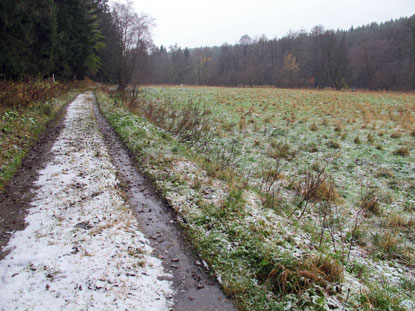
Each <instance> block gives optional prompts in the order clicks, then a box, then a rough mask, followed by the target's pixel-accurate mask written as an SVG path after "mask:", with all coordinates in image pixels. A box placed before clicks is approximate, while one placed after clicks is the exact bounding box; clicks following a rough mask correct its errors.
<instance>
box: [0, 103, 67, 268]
mask: <svg viewBox="0 0 415 311" xmlns="http://www.w3.org/2000/svg"><path fill="white" fill-rule="evenodd" d="M70 102H72V100H71V101H69V102H68V103H67V104H66V105H65V106H63V107H62V108H61V109H60V110H59V112H58V113H57V116H56V118H55V119H54V120H53V121H51V122H50V123H49V124H48V126H47V128H46V129H45V131H44V132H43V133H42V134H41V135H40V137H39V139H38V140H37V142H36V143H35V144H34V146H33V147H32V148H31V149H30V151H29V153H28V154H27V155H26V157H25V158H24V159H23V161H22V165H21V167H20V169H19V170H18V171H17V173H16V175H15V176H14V177H12V178H11V180H10V181H9V183H8V185H7V186H6V188H5V189H4V191H3V192H0V260H2V259H3V258H4V257H5V256H6V255H7V254H8V251H4V250H3V247H4V246H6V245H7V243H8V242H9V239H10V236H11V234H12V233H13V231H18V230H23V229H24V228H25V226H26V225H25V216H26V211H27V210H28V209H29V208H30V202H31V200H32V199H33V197H34V191H33V190H34V189H36V186H35V184H34V182H35V181H36V180H37V178H38V172H39V170H41V169H43V168H45V167H46V164H47V163H48V162H49V161H50V160H51V158H52V153H51V152H50V151H51V148H52V146H53V144H54V142H55V141H56V139H57V137H58V136H59V134H60V132H61V130H62V129H63V127H64V124H63V120H64V118H65V114H66V109H67V107H68V104H69V103H70Z"/></svg>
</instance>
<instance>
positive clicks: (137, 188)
mask: <svg viewBox="0 0 415 311" xmlns="http://www.w3.org/2000/svg"><path fill="white" fill-rule="evenodd" d="M70 103H71V102H70ZM68 104H69V103H68ZM67 110H68V105H66V106H64V107H63V108H62V109H61V110H60V112H59V114H58V116H57V118H56V119H55V120H54V121H53V122H51V123H50V124H49V126H48V128H47V129H46V131H45V132H44V133H43V134H42V135H41V137H40V139H39V140H38V142H37V143H36V144H35V145H34V147H33V148H32V149H31V151H30V152H29V154H28V156H27V157H26V158H25V159H24V161H23V163H22V167H21V169H20V170H19V171H18V172H17V174H16V176H15V177H13V178H12V179H11V181H10V183H9V185H8V186H7V187H6V189H5V191H4V193H1V194H0V251H1V250H2V249H3V247H4V246H6V245H7V244H8V243H9V240H10V241H11V234H12V232H13V231H19V232H20V231H22V230H26V229H27V228H29V227H28V226H27V224H26V223H25V217H26V215H27V214H28V211H29V209H30V208H31V207H32V205H33V201H34V200H36V198H35V194H36V192H39V190H40V188H39V186H37V183H36V182H37V180H38V178H39V172H41V171H42V170H44V169H45V167H47V166H48V163H49V164H50V162H51V161H53V160H54V154H53V152H52V147H53V146H54V144H55V143H56V142H57V140H58V137H60V134H61V133H62V132H63V130H64V128H65V125H64V123H65V122H64V121H65V115H66V114H67ZM93 114H94V119H95V120H96V123H97V124H98V129H99V131H100V132H101V134H102V137H103V138H104V143H105V145H106V149H108V153H109V155H110V157H111V159H112V162H113V165H114V166H115V168H116V174H117V177H118V179H119V180H120V181H121V183H122V185H123V190H124V192H125V193H126V194H127V196H128V203H129V205H130V206H131V208H132V209H133V211H134V214H135V216H136V219H137V220H138V224H139V230H140V231H141V233H143V234H144V236H145V238H147V240H149V241H150V244H151V247H152V249H153V254H152V256H155V257H158V258H159V259H160V260H161V262H162V265H163V268H164V270H166V271H168V272H170V274H171V275H172V280H171V282H172V289H173V290H174V297H173V299H174V307H173V309H174V310H180V311H181V310H212V311H213V310H235V308H234V306H233V304H232V302H231V301H230V300H229V299H227V298H226V297H225V296H224V295H223V293H222V291H221V289H220V287H219V284H218V283H217V281H216V280H214V279H213V278H212V277H210V276H209V274H208V273H207V272H206V270H205V268H204V267H203V263H202V261H201V260H200V258H198V257H197V255H195V253H194V251H193V250H192V248H191V247H190V246H189V245H188V243H186V241H185V239H184V235H183V233H182V231H181V229H180V226H179V225H178V224H177V223H176V220H175V214H174V212H173V211H172V210H171V209H170V208H169V207H168V205H167V204H165V203H164V202H163V200H162V198H161V197H159V196H158V195H157V193H156V191H155V190H154V188H153V187H152V186H151V183H149V182H148V181H147V180H146V179H145V178H144V177H143V176H142V175H141V174H140V172H139V170H138V169H137V166H136V163H135V161H134V160H133V157H132V156H131V155H130V154H129V152H128V150H127V148H126V147H125V146H124V144H123V143H122V142H121V140H120V139H119V137H118V136H117V134H116V133H115V132H114V130H113V129H112V128H111V126H110V125H109V123H108V122H107V121H106V120H105V118H104V117H103V116H102V115H101V113H100V112H99V108H98V106H97V105H96V103H95V102H94V103H93ZM93 123H94V122H93ZM101 141H102V140H101ZM55 156H56V155H55ZM54 176H55V175H54ZM65 209H66V208H65ZM104 218H105V217H104ZM78 225H79V224H78ZM78 225H76V226H75V227H74V230H78V231H79V230H80V229H79V228H78V227H77V226H78ZM25 228H26V229H25ZM81 231H82V230H81ZM141 233H140V234H141ZM75 236H76V235H75ZM28 239H31V237H30V236H29V237H28ZM32 240H36V238H35V239H32ZM33 247H34V250H35V252H36V248H37V246H32V250H33ZM13 252H14V253H12V254H13V256H14V255H16V252H15V251H14V250H13ZM23 253H24V250H23ZM7 254H8V252H6V251H4V252H3V251H1V252H0V260H1V261H2V262H3V259H4V260H6V259H7V258H8V259H7V260H9V261H10V260H13V256H12V257H11V258H9V257H10V256H7ZM12 254H11V255H12ZM71 254H72V253H71ZM68 255H69V254H68ZM6 256H7V257H6ZM64 256H66V255H64ZM70 256H73V257H76V255H75V254H74V255H70ZM68 258H69V257H68ZM58 261H59V259H58ZM10 264H11V265H12V266H19V264H18V263H17V262H16V263H13V261H11V262H10ZM3 266H4V265H3ZM9 267H10V266H9ZM3 268H4V267H3ZM6 269H7V268H6ZM18 269H21V268H18ZM45 269H46V268H45ZM33 273H35V272H33ZM36 273H37V272H36ZM6 274H7V273H6ZM6 274H4V276H5V275H6ZM18 274H19V273H14V274H13V275H11V276H10V277H11V279H13V278H14V276H15V275H18ZM23 274H24V272H23V270H22V271H21V275H23ZM127 275H128V273H127ZM47 277H49V276H47ZM169 278H170V277H169ZM11 279H10V280H11ZM3 281H4V280H3ZM6 283H7V282H6ZM21 284H22V286H24V284H25V283H24V282H23V283H21ZM3 285H4V284H3ZM4 289H5V288H4ZM43 290H44V289H43ZM48 290H49V285H47V287H46V291H48ZM49 292H50V290H49ZM29 294H30V293H29ZM137 294H139V293H137ZM17 301H18V300H17ZM29 303H30V298H29ZM0 309H1V303H0Z"/></svg>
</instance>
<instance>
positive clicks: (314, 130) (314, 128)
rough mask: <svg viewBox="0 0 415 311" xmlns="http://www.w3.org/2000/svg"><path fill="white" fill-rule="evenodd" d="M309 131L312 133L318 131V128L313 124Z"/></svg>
mask: <svg viewBox="0 0 415 311" xmlns="http://www.w3.org/2000/svg"><path fill="white" fill-rule="evenodd" d="M310 130H311V131H313V132H316V131H318V126H317V124H316V123H315V122H314V123H313V124H311V126H310Z"/></svg>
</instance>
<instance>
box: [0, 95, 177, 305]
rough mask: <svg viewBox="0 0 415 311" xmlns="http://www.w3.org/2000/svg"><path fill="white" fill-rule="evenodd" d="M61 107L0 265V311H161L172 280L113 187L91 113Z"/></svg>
mask: <svg viewBox="0 0 415 311" xmlns="http://www.w3.org/2000/svg"><path fill="white" fill-rule="evenodd" d="M92 101H93V95H92V94H90V93H87V94H84V95H80V96H78V97H77V98H76V99H75V100H74V101H73V102H72V103H71V104H70V106H69V107H68V111H67V116H66V119H65V128H64V129H63V131H62V133H61V134H60V135H59V137H58V139H57V141H56V143H55V144H54V146H53V149H52V151H53V153H54V159H53V161H52V162H50V163H49V164H48V165H47V167H46V168H45V169H44V170H42V171H41V172H40V176H39V179H38V181H37V186H38V189H36V190H34V191H35V192H36V196H35V199H34V200H33V201H32V203H31V205H32V208H31V210H30V211H29V214H28V216H27V217H26V222H27V224H28V225H27V227H26V229H25V230H23V231H19V232H16V233H14V234H13V237H12V238H11V239H10V242H9V245H8V248H10V249H11V252H10V253H9V254H8V255H7V257H6V258H5V259H4V260H2V261H1V262H0V278H1V279H0V310H168V309H169V308H170V307H171V306H172V303H173V301H172V299H171V297H172V296H173V290H172V282H171V280H170V279H171V275H169V274H168V273H166V272H165V271H164V270H163V267H162V265H161V262H160V260H159V259H157V258H155V257H152V256H151V251H152V250H151V248H150V246H149V242H148V241H147V240H146V239H145V238H144V236H143V234H142V233H141V232H140V231H139V228H138V223H137V220H136V219H135V217H134V215H133V214H132V212H131V211H130V209H129V208H128V206H127V203H126V202H125V200H124V198H123V197H124V195H123V193H122V192H121V191H120V190H119V188H118V186H117V183H118V181H117V179H116V176H115V169H114V166H113V165H112V163H111V160H110V158H109V156H108V153H107V150H106V147H105V145H104V142H103V139H102V137H101V135H100V133H99V131H98V129H97V128H96V122H95V120H94V117H93V113H92V109H91V107H92Z"/></svg>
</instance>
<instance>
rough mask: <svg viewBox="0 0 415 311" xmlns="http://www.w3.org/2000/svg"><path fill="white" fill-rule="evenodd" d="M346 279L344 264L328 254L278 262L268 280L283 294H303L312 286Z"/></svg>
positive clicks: (274, 288)
mask: <svg viewBox="0 0 415 311" xmlns="http://www.w3.org/2000/svg"><path fill="white" fill-rule="evenodd" d="M343 279H344V272H343V265H340V264H339V263H337V261H335V260H334V259H332V258H330V257H328V256H322V255H320V256H311V257H305V258H303V259H302V260H300V261H297V262H291V263H286V264H277V265H276V267H275V268H274V269H272V271H271V272H270V273H269V274H268V276H267V278H266V282H268V283H270V285H271V287H272V288H273V290H274V291H275V292H277V293H283V294H301V293H303V292H304V291H306V290H307V289H309V288H311V287H312V286H316V285H318V286H320V287H322V288H325V287H327V285H328V284H329V283H340V282H342V281H343Z"/></svg>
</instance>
